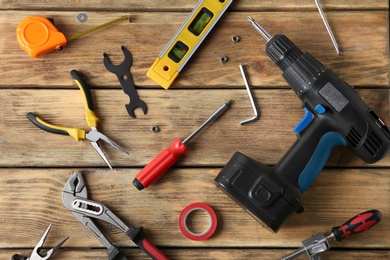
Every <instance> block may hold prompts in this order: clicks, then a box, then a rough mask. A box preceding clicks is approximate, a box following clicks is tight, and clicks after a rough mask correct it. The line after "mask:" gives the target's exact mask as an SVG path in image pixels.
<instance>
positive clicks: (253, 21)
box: [248, 16, 272, 42]
mask: <svg viewBox="0 0 390 260" xmlns="http://www.w3.org/2000/svg"><path fill="white" fill-rule="evenodd" d="M248 20H249V21H250V22H251V24H252V26H253V27H254V28H255V29H256V31H258V32H259V33H260V34H261V36H263V37H264V38H265V39H266V40H267V42H268V41H269V40H271V38H272V36H271V35H270V34H269V33H267V31H266V30H264V28H263V27H261V25H260V24H259V23H258V22H256V21H255V20H254V19H253V18H252V17H250V16H248Z"/></svg>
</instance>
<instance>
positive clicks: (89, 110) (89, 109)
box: [70, 70, 99, 127]
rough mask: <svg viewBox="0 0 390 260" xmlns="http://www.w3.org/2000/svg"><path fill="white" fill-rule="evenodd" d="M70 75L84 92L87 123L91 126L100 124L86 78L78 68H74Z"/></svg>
mask: <svg viewBox="0 0 390 260" xmlns="http://www.w3.org/2000/svg"><path fill="white" fill-rule="evenodd" d="M70 75H71V76H72V78H73V79H74V81H75V82H76V84H77V86H79V88H80V90H81V92H82V93H83V101H84V107H85V116H86V119H87V123H88V126H89V127H97V126H98V124H99V118H98V117H97V116H96V115H95V112H94V111H93V110H94V107H93V102H92V95H91V90H90V89H89V86H88V84H87V83H86V82H85V80H84V79H83V78H82V77H81V76H80V74H79V73H78V72H77V71H76V70H72V71H71V72H70Z"/></svg>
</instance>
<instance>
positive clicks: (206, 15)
mask: <svg viewBox="0 0 390 260" xmlns="http://www.w3.org/2000/svg"><path fill="white" fill-rule="evenodd" d="M232 2H233V0H201V1H200V2H199V3H198V5H197V6H196V7H195V8H194V10H192V12H191V14H190V15H189V16H188V18H187V20H186V21H185V22H184V23H183V24H182V26H181V27H180V29H179V30H178V31H177V32H176V34H175V35H174V36H173V37H172V39H171V40H170V41H169V43H168V44H167V46H166V47H165V49H164V50H163V51H162V52H161V54H160V55H159V57H158V58H157V59H156V60H155V61H154V63H153V65H152V67H151V68H150V69H149V70H148V72H147V73H146V75H147V76H148V77H149V78H151V79H152V80H154V81H155V82H156V83H158V84H159V85H161V86H162V87H163V88H165V89H168V88H169V86H170V85H171V84H172V82H173V81H174V80H175V78H176V77H177V75H179V72H180V71H181V70H182V69H183V67H184V66H185V65H186V63H187V62H188V60H189V59H190V58H191V56H192V55H193V54H194V52H195V51H196V49H197V48H198V47H199V45H200V44H201V43H202V41H203V40H204V38H206V36H207V34H208V33H209V32H210V31H211V29H212V28H213V27H214V25H215V24H216V23H217V22H218V20H219V18H221V16H222V14H223V13H224V12H225V11H226V9H227V8H228V7H229V5H230V4H231V3H232Z"/></svg>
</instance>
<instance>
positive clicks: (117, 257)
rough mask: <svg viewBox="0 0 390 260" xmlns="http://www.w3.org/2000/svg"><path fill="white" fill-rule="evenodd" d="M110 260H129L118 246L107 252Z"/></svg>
mask: <svg viewBox="0 0 390 260" xmlns="http://www.w3.org/2000/svg"><path fill="white" fill-rule="evenodd" d="M107 255H108V260H127V259H128V258H127V257H126V256H125V255H123V254H122V253H121V251H119V249H118V248H117V247H116V246H112V247H111V248H109V249H108V251H107Z"/></svg>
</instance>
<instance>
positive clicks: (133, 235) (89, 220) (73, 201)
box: [62, 172, 168, 260]
mask: <svg viewBox="0 0 390 260" xmlns="http://www.w3.org/2000/svg"><path fill="white" fill-rule="evenodd" d="M62 202H63V203H64V205H65V207H66V208H67V209H69V210H70V211H71V212H72V213H73V215H74V216H75V217H76V218H77V219H78V220H79V221H80V222H81V223H83V225H84V226H85V227H86V228H87V229H88V230H89V231H91V232H92V234H94V235H95V237H96V238H97V239H99V241H100V242H101V243H102V244H103V245H104V246H105V247H107V249H108V250H107V255H108V259H109V260H126V259H127V257H126V256H125V255H123V254H122V253H121V252H120V251H119V249H118V248H117V247H116V246H114V245H113V244H112V243H111V242H110V241H109V240H108V239H107V238H106V237H105V236H104V234H103V233H102V231H100V229H99V228H98V227H97V226H96V225H95V223H94V222H93V219H99V220H102V221H105V222H107V223H110V224H112V225H114V226H115V227H117V228H119V229H120V230H121V231H122V232H123V233H125V234H126V236H127V237H128V238H130V239H131V240H132V241H133V242H134V243H135V244H136V245H137V246H138V247H139V248H141V249H142V250H143V251H144V252H145V253H146V254H147V255H148V256H149V257H151V258H152V259H157V260H167V259H168V258H167V257H166V256H165V255H164V254H163V253H162V252H161V251H160V250H159V249H157V247H155V246H154V245H153V244H152V243H151V242H149V240H148V239H147V238H145V237H144V235H143V233H142V229H143V228H142V226H141V227H133V226H131V227H129V226H127V225H126V224H125V223H124V222H123V221H122V220H121V219H119V218H118V217H117V216H116V215H115V214H114V213H113V212H112V211H111V210H110V209H108V208H107V207H106V206H105V205H103V204H102V203H100V202H97V201H93V200H90V199H88V192H87V186H86V185H85V182H84V179H83V176H82V174H81V173H80V172H75V173H74V174H73V175H72V176H71V177H70V178H69V179H68V181H67V182H66V184H65V187H64V189H63V191H62Z"/></svg>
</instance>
